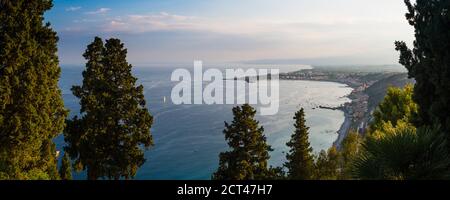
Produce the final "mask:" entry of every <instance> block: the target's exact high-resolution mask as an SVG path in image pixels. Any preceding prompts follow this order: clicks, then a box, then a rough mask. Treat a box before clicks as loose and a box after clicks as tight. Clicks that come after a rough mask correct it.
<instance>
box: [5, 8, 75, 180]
mask: <svg viewBox="0 0 450 200" xmlns="http://www.w3.org/2000/svg"><path fill="white" fill-rule="evenodd" d="M52 6H53V4H52V1H50V0H33V1H28V0H14V1H13V0H2V1H0V177H1V178H2V179H58V178H59V176H58V170H57V161H56V149H55V144H54V143H53V139H54V138H55V137H56V136H58V135H59V134H60V133H61V132H62V131H63V128H64V120H65V117H66V115H67V111H66V110H65V109H64V103H63V100H62V98H61V91H60V89H59V88H58V79H59V76H60V67H59V61H58V56H57V42H58V37H57V35H56V32H55V31H53V30H52V28H51V26H50V23H43V21H44V13H45V12H46V11H47V10H49V9H50V8H51V7H52Z"/></svg>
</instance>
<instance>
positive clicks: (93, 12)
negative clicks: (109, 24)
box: [86, 8, 111, 15]
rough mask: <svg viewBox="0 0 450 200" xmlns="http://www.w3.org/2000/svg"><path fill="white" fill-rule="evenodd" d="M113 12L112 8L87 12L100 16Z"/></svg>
mask: <svg viewBox="0 0 450 200" xmlns="http://www.w3.org/2000/svg"><path fill="white" fill-rule="evenodd" d="M109 11H111V9H110V8H100V9H98V10H95V11H90V12H86V14H88V15H98V14H106V13H107V12H109Z"/></svg>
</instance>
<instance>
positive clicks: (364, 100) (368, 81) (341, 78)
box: [280, 69, 409, 148]
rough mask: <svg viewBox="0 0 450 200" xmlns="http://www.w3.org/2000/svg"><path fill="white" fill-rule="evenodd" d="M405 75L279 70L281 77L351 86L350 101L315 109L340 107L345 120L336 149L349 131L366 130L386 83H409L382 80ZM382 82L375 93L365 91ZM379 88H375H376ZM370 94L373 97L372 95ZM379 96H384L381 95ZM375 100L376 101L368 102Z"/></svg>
mask: <svg viewBox="0 0 450 200" xmlns="http://www.w3.org/2000/svg"><path fill="white" fill-rule="evenodd" d="M399 75H400V76H406V74H402V73H392V72H348V71H344V70H343V71H334V70H324V69H305V70H301V71H296V72H289V73H282V74H280V80H307V81H330V82H337V83H343V84H346V85H348V86H349V87H351V88H353V91H352V92H351V94H349V95H348V98H350V99H351V102H348V103H345V104H344V105H341V106H339V107H328V106H326V105H320V106H318V107H317V108H315V109H332V110H342V111H343V112H344V113H345V121H344V123H343V124H342V127H341V129H340V130H339V131H338V134H339V137H338V139H337V140H336V142H335V145H336V146H337V147H338V148H339V147H340V144H341V143H342V141H343V139H344V138H345V137H346V135H347V134H348V133H349V132H350V131H356V132H358V133H360V134H364V133H365V130H366V128H367V126H368V124H369V123H370V121H371V119H372V112H373V111H374V110H375V109H376V107H375V106H370V105H378V104H379V103H380V102H379V101H380V99H382V98H383V97H384V94H385V93H386V90H387V88H388V87H389V86H391V85H392V86H404V85H406V84H407V82H409V80H408V79H405V78H403V79H399V80H406V81H401V82H399V83H389V82H386V81H385V80H386V79H387V78H389V77H391V76H399ZM380 83H381V84H383V87H381V90H383V91H381V92H380V93H381V94H379V93H376V95H378V96H377V97H375V93H372V92H368V90H370V89H371V88H372V86H374V85H379V84H380ZM377 89H378V87H377ZM371 95H373V96H371ZM379 95H383V96H382V97H380V96H379ZM371 101H377V102H371Z"/></svg>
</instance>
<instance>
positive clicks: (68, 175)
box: [59, 153, 72, 180]
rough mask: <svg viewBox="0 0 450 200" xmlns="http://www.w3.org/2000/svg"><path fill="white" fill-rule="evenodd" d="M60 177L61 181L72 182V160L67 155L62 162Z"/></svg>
mask: <svg viewBox="0 0 450 200" xmlns="http://www.w3.org/2000/svg"><path fill="white" fill-rule="evenodd" d="M59 177H60V178H61V180H72V167H71V164H70V158H69V155H68V154H67V153H65V154H64V157H63V159H62V162H61V168H60V169H59Z"/></svg>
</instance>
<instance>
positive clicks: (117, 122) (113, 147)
mask: <svg viewBox="0 0 450 200" xmlns="http://www.w3.org/2000/svg"><path fill="white" fill-rule="evenodd" d="M126 55H127V50H126V49H125V48H124V44H122V43H121V42H120V40H118V39H109V40H106V44H103V41H102V39H101V38H98V37H96V38H95V40H94V42H92V43H91V44H90V45H89V46H88V48H87V50H86V52H85V53H84V55H83V56H84V57H85V58H86V59H87V64H86V70H85V71H84V72H83V78H84V79H83V85H82V86H74V87H73V88H72V91H73V94H74V95H75V96H76V97H78V98H80V104H81V110H80V113H81V114H82V115H81V118H78V117H74V118H73V119H72V120H69V121H68V122H67V128H66V130H65V132H64V135H65V140H66V142H67V143H68V146H66V147H65V150H66V151H67V152H69V155H70V156H71V157H72V159H74V161H75V166H76V169H77V170H87V176H88V177H87V178H88V179H90V180H95V179H99V178H109V179H120V178H125V179H130V178H133V177H134V176H135V175H136V172H137V170H138V168H139V167H140V166H141V165H142V164H144V162H145V158H144V149H143V148H142V147H144V148H145V149H147V148H149V147H150V146H152V145H153V139H152V135H151V133H150V128H151V125H152V124H153V117H152V116H151V115H150V113H149V111H148V110H147V108H146V107H145V105H146V102H145V99H144V95H143V86H142V85H140V86H137V87H136V86H135V84H136V80H137V79H136V78H135V77H133V75H132V73H131V69H132V66H131V65H130V64H128V63H127V61H126Z"/></svg>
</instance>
